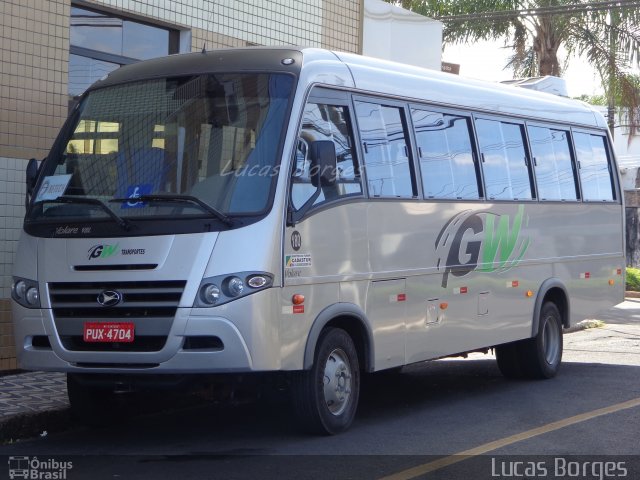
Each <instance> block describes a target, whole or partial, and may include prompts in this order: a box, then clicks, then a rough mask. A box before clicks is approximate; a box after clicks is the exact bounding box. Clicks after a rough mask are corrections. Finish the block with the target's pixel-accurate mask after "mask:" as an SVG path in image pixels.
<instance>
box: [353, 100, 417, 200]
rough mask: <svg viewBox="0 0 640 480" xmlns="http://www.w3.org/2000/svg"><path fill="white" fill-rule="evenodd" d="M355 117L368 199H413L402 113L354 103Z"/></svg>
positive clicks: (391, 109) (385, 107)
mask: <svg viewBox="0 0 640 480" xmlns="http://www.w3.org/2000/svg"><path fill="white" fill-rule="evenodd" d="M356 114H357V116H358V126H359V128H360V138H361V139H362V143H363V147H364V148H363V149H364V164H365V170H366V175H367V182H368V185H369V193H370V195H371V196H373V197H413V196H414V191H413V186H412V182H411V169H410V166H409V147H408V146H409V141H408V140H407V138H408V137H407V131H406V129H405V127H404V121H403V111H402V109H401V108H398V107H387V106H383V105H378V104H375V103H367V102H356Z"/></svg>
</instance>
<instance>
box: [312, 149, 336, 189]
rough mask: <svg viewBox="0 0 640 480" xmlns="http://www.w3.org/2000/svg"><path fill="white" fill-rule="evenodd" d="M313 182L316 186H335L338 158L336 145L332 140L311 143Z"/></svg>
mask: <svg viewBox="0 0 640 480" xmlns="http://www.w3.org/2000/svg"><path fill="white" fill-rule="evenodd" d="M309 159H310V160H311V184H312V185H313V186H314V187H318V186H322V187H333V186H334V185H335V184H336V181H337V173H338V160H337V157H336V146H335V144H334V143H333V142H332V141H331V140H318V141H316V142H312V143H311V145H309Z"/></svg>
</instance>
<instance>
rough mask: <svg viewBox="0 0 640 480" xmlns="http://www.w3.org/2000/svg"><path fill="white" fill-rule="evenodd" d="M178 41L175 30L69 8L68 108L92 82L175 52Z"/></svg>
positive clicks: (177, 33) (177, 34)
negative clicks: (122, 68)
mask: <svg viewBox="0 0 640 480" xmlns="http://www.w3.org/2000/svg"><path fill="white" fill-rule="evenodd" d="M178 38H179V32H178V31H177V30H170V29H167V28H162V27H157V26H152V25H147V24H144V23H140V22H137V21H133V20H129V19H126V18H120V17H116V16H114V15H111V14H107V13H104V12H97V11H93V10H87V9H85V8H78V7H72V8H71V38H70V43H71V47H70V49H69V53H70V55H69V102H70V103H69V105H70V107H71V106H72V104H73V103H74V102H75V101H76V100H77V98H78V97H79V96H80V95H81V94H82V93H83V92H84V91H85V90H86V89H87V88H89V86H90V85H91V84H92V83H94V82H95V81H97V80H99V79H100V78H102V77H103V76H104V75H106V74H108V73H109V72H112V71H113V70H115V69H116V68H118V67H120V66H122V65H127V64H130V63H134V62H137V61H139V60H146V59H149V58H154V57H160V56H163V55H168V54H170V53H177V52H178ZM70 110H71V109H70Z"/></svg>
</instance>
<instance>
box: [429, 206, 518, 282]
mask: <svg viewBox="0 0 640 480" xmlns="http://www.w3.org/2000/svg"><path fill="white" fill-rule="evenodd" d="M528 222H529V217H528V216H526V217H525V214H524V205H519V206H518V211H517V213H516V214H515V216H514V217H513V223H512V222H511V215H498V214H495V213H492V212H489V211H480V212H473V211H472V210H465V211H463V212H460V213H459V214H457V215H456V216H454V217H453V218H451V219H450V220H449V221H448V222H447V223H446V224H445V226H444V227H442V230H440V233H439V234H438V237H437V238H436V244H435V247H436V254H437V255H438V263H437V267H438V271H442V270H444V273H443V276H442V288H446V287H447V283H448V281H449V275H450V274H451V275H453V276H454V277H464V276H465V275H467V274H468V273H470V272H473V271H474V270H477V271H479V272H504V271H506V270H509V269H510V268H513V267H515V266H516V265H518V264H519V263H520V261H521V260H522V257H524V254H525V253H526V251H527V248H528V247H529V238H528V237H521V236H520V233H521V230H522V225H523V223H525V224H526V223H528Z"/></svg>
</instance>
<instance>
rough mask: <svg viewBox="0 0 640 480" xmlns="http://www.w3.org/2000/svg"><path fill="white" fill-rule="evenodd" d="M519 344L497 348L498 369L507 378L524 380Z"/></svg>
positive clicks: (507, 344) (508, 344)
mask: <svg viewBox="0 0 640 480" xmlns="http://www.w3.org/2000/svg"><path fill="white" fill-rule="evenodd" d="M519 343H520V342H514V343H506V344H504V345H498V346H497V347H496V360H497V361H498V368H499V369H500V372H501V373H502V375H503V376H505V377H506V378H522V377H523V376H524V372H523V371H522V366H521V365H520V355H519V352H518V347H519V346H520V345H519Z"/></svg>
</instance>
